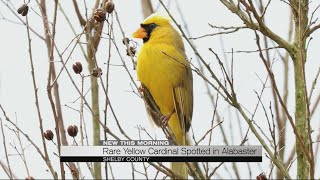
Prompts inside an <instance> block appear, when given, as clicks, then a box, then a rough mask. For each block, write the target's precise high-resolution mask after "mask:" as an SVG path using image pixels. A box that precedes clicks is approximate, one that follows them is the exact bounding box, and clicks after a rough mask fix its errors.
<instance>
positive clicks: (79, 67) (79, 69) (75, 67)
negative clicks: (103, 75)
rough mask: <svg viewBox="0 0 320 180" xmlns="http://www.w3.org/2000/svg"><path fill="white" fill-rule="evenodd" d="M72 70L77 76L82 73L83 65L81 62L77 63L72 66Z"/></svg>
mask: <svg viewBox="0 0 320 180" xmlns="http://www.w3.org/2000/svg"><path fill="white" fill-rule="evenodd" d="M72 69H73V71H74V72H75V73H76V74H80V73H81V72H82V64H81V63H80V62H76V63H75V64H73V65H72Z"/></svg>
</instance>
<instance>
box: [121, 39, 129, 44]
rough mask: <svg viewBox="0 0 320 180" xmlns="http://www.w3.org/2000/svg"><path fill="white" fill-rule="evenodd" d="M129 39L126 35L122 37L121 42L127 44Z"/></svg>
mask: <svg viewBox="0 0 320 180" xmlns="http://www.w3.org/2000/svg"><path fill="white" fill-rule="evenodd" d="M129 41H130V39H129V38H127V37H125V38H123V39H122V43H123V44H124V45H126V44H129Z"/></svg>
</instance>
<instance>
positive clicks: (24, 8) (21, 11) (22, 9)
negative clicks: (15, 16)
mask: <svg viewBox="0 0 320 180" xmlns="http://www.w3.org/2000/svg"><path fill="white" fill-rule="evenodd" d="M28 11H29V6H28V5H26V4H23V5H22V6H21V7H20V8H19V9H18V10H17V12H18V13H19V14H21V15H22V16H26V15H27V14H28Z"/></svg>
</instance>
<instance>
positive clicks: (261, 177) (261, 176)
mask: <svg viewBox="0 0 320 180" xmlns="http://www.w3.org/2000/svg"><path fill="white" fill-rule="evenodd" d="M256 179H257V180H268V178H267V176H266V175H265V174H264V173H261V174H259V176H257V177H256Z"/></svg>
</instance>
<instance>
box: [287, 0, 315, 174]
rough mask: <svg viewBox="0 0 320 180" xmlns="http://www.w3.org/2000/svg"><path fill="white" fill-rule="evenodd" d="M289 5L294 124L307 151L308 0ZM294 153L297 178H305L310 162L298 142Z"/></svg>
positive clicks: (297, 0)
mask: <svg viewBox="0 0 320 180" xmlns="http://www.w3.org/2000/svg"><path fill="white" fill-rule="evenodd" d="M291 7H292V13H293V18H294V24H295V36H294V49H295V51H294V54H292V55H291V58H292V60H293V66H294V81H295V101H296V102H295V106H296V107H295V124H296V128H297V131H298V132H299V134H300V135H301V138H302V141H303V142H304V143H305V147H306V148H307V150H308V151H309V150H310V145H311V143H310V139H309V134H310V133H311V132H310V129H309V121H308V97H307V90H306V79H305V62H306V59H307V53H306V51H307V50H306V42H307V37H306V36H305V32H306V31H307V29H308V0H292V1H291ZM296 142H298V139H296ZM309 152H310V151H309ZM296 153H297V166H298V168H297V178H298V179H307V178H308V177H309V172H310V162H308V159H307V157H306V156H305V155H304V153H303V149H302V148H301V146H300V144H299V143H296ZM310 153H312V151H311V152H310ZM310 153H309V154H310ZM309 154H308V155H309ZM311 163H312V162H311Z"/></svg>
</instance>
